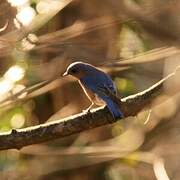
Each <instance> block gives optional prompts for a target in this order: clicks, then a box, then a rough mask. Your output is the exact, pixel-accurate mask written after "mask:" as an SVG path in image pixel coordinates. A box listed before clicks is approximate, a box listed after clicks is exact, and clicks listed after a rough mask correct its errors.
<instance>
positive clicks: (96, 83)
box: [80, 67, 122, 118]
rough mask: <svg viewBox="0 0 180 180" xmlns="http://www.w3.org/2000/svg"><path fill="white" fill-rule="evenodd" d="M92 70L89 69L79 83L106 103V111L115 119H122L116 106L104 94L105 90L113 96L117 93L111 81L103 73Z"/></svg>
mask: <svg viewBox="0 0 180 180" xmlns="http://www.w3.org/2000/svg"><path fill="white" fill-rule="evenodd" d="M93 68H94V69H93ZM93 68H91V70H90V71H89V73H87V74H86V76H84V77H82V78H80V82H81V83H82V85H84V86H85V87H86V88H88V89H90V90H91V91H92V92H93V93H95V94H97V95H98V97H100V98H101V99H102V100H103V101H105V102H106V104H107V107H108V109H109V110H110V112H111V113H112V115H113V116H114V117H115V118H118V117H122V112H121V111H120V110H119V107H118V105H117V104H116V103H115V102H113V100H112V99H111V98H110V97H109V96H108V95H107V94H105V92H106V91H107V89H106V88H108V89H109V90H110V91H111V93H113V94H116V93H117V91H116V87H115V86H114V83H113V81H112V79H111V78H110V77H109V76H108V75H107V74H105V73H104V72H102V71H100V70H98V69H96V68H95V67H93ZM103 90H104V91H103Z"/></svg>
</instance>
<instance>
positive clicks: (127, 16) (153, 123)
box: [0, 0, 180, 180]
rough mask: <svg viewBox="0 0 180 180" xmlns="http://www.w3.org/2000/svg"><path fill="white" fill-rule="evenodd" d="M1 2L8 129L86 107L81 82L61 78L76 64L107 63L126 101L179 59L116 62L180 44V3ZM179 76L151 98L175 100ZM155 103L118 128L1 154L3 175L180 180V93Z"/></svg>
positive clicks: (0, 80)
mask: <svg viewBox="0 0 180 180" xmlns="http://www.w3.org/2000/svg"><path fill="white" fill-rule="evenodd" d="M0 8H1V11H0V17H1V22H0V27H3V26H4V25H5V24H6V23H7V22H8V26H7V27H6V28H4V29H5V30H3V31H2V32H0V36H1V37H0V75H1V77H0V107H1V109H0V132H2V133H3V132H4V131H8V130H11V129H16V128H23V127H28V126H33V125H38V124H41V123H45V122H50V121H54V120H56V119H61V118H63V117H67V116H69V115H72V114H76V113H79V112H81V111H82V110H83V109H86V107H88V105H89V104H90V102H89V101H88V99H87V98H86V97H85V95H84V93H83V92H82V89H81V88H80V86H79V85H78V83H77V82H75V81H74V79H73V78H68V79H65V78H62V77H61V74H62V73H63V72H64V71H65V69H66V67H67V66H68V65H69V64H70V63H71V62H73V61H84V62H88V63H91V64H93V65H95V66H99V65H101V68H102V69H103V70H105V71H106V72H107V73H109V74H110V75H111V76H112V79H113V80H114V83H115V85H116V86H117V89H118V93H119V96H121V97H125V96H128V95H132V94H134V93H137V92H139V91H142V90H144V89H146V88H148V87H150V86H151V85H153V84H154V83H155V82H157V81H158V80H160V79H162V78H163V77H164V76H165V75H167V74H168V73H170V72H172V71H173V70H174V69H175V68H176V67H177V66H178V65H179V54H178V53H176V54H175V55H171V56H170V55H169V56H168V57H165V58H159V59H157V61H153V62H148V60H147V62H145V61H146V59H145V60H144V62H145V63H144V64H143V63H139V64H131V66H128V67H127V68H123V66H121V65H117V64H114V63H116V62H121V63H122V62H124V63H126V62H128V60H129V59H133V58H138V57H139V58H142V59H143V57H146V56H145V55H144V53H147V54H149V55H150V56H151V53H152V52H155V51H157V52H160V50H161V49H163V48H164V47H165V46H168V47H169V46H170V47H171V46H177V47H178V45H179V38H178V37H179V32H180V22H179V16H180V11H179V10H180V2H179V1H177V0H175V1H170V0H167V1H161V0H156V1H155V0H149V1H144V0H128V1H125V0H124V1H112V0H104V1H103V2H102V1H98V0H91V1H88V0H83V1H81V0H7V1H6V0H1V2H0ZM164 54H165V53H164ZM169 54H170V53H169ZM152 57H154V56H152ZM108 64H110V65H111V66H108ZM57 77H58V80H55V79H56V78H57ZM49 80H52V81H51V82H50V83H46V85H44V86H41V87H40V86H39V88H37V89H36V90H32V89H33V88H32V85H36V83H39V82H43V81H49ZM178 81H179V79H178V80H177V81H176V82H171V84H167V85H166V86H167V87H166V95H165V96H160V97H159V99H157V100H156V101H155V104H156V103H157V104H160V102H161V101H162V99H167V98H170V97H169V96H170V94H171V92H172V91H173V89H176V88H177V86H178V83H177V82H178ZM21 92H22V93H21ZM28 92H30V93H29V94H28ZM18 93H20V94H18ZM151 108H152V109H151V110H149V109H145V110H144V111H142V112H141V113H139V114H138V115H137V116H136V117H128V118H126V119H125V120H123V121H120V122H117V123H116V124H113V125H109V126H105V127H101V128H97V129H94V130H90V131H88V132H83V133H80V134H77V135H73V136H70V137H66V138H64V139H59V140H56V141H52V142H48V143H44V144H43V145H33V146H30V147H25V148H23V149H22V150H20V151H18V150H7V151H1V153H0V177H1V178H0V179H2V180H5V179H10V180H11V179H12V180H14V179H26V180H29V179H42V180H46V179H53V180H56V179H58V180H59V179H73V180H74V179H76V180H78V179H84V180H86V179H88V180H89V179H93V180H96V179H106V180H117V179H118V180H119V179H120V180H137V179H141V180H153V179H158V180H168V179H173V180H176V179H177V180H178V179H179V177H180V173H179V162H180V159H179V157H180V156H179V155H180V154H179V152H180V151H179V142H180V134H179V128H180V123H179V116H180V114H179V111H178V109H179V96H178V95H177V96H176V97H175V98H173V97H171V99H170V100H169V101H165V103H162V104H160V105H158V106H157V107H156V106H155V107H154V106H152V107H151ZM175 150H176V151H175ZM164 164H165V165H164ZM168 176H169V178H168Z"/></svg>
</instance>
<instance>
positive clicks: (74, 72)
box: [63, 62, 96, 79]
mask: <svg viewBox="0 0 180 180" xmlns="http://www.w3.org/2000/svg"><path fill="white" fill-rule="evenodd" d="M94 71H96V69H95V67H93V66H92V65H90V64H87V63H83V62H74V63H72V64H70V65H69V66H68V68H67V70H66V72H65V73H64V74H63V76H67V75H71V76H74V77H76V78H77V79H80V78H82V77H84V76H87V75H89V74H91V73H93V72H94Z"/></svg>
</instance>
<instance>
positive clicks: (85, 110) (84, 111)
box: [82, 103, 94, 114]
mask: <svg viewBox="0 0 180 180" xmlns="http://www.w3.org/2000/svg"><path fill="white" fill-rule="evenodd" d="M93 105H94V104H93V103H92V104H91V105H90V106H89V107H88V108H87V109H84V110H83V111H82V112H83V113H84V114H89V113H91V108H92V106H93Z"/></svg>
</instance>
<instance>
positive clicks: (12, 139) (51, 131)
mask: <svg viewBox="0 0 180 180" xmlns="http://www.w3.org/2000/svg"><path fill="white" fill-rule="evenodd" d="M179 71H180V67H178V68H177V70H176V71H175V72H174V73H172V74H170V75H168V76H167V77H166V78H164V79H162V80H161V81H159V82H158V83H156V84H155V85H153V86H152V87H150V88H149V89H147V90H145V91H143V92H141V93H138V94H135V95H132V96H129V97H126V98H124V99H122V100H121V101H119V105H120V107H121V110H122V112H123V114H124V116H125V117H127V116H133V115H136V114H137V113H138V112H139V111H141V110H142V109H143V108H144V107H145V106H147V105H150V104H151V103H152V101H153V100H154V99H155V98H156V97H157V96H158V95H159V94H162V93H163V84H164V83H166V82H167V81H171V80H172V78H174V77H175V76H177V74H178V73H179ZM116 121H118V119H113V117H112V116H111V113H110V112H109V111H108V109H107V108H106V107H105V108H98V109H96V110H94V111H93V112H91V113H88V114H84V113H81V114H77V115H74V116H70V117H67V118H65V119H60V120H58V121H54V122H51V123H46V124H42V125H38V126H33V127H28V128H24V129H19V130H12V131H11V132H6V133H3V134H0V149H1V150H3V149H12V148H16V149H20V148H22V147H24V146H27V145H31V144H37V143H42V142H46V141H48V140H53V139H56V138H63V137H65V136H69V135H72V134H75V133H79V132H82V131H85V130H88V129H92V128H96V127H99V126H103V125H107V124H109V123H114V122H116Z"/></svg>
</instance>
